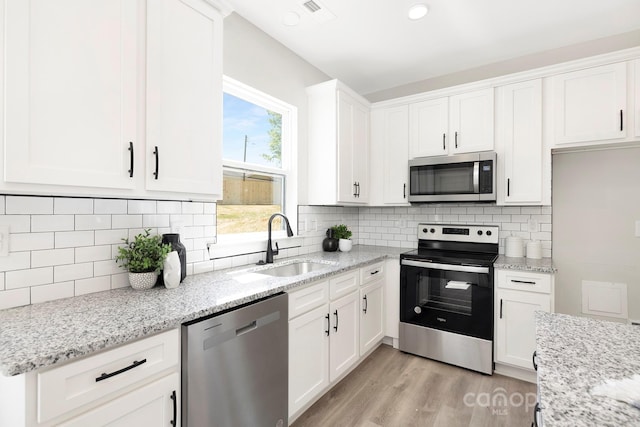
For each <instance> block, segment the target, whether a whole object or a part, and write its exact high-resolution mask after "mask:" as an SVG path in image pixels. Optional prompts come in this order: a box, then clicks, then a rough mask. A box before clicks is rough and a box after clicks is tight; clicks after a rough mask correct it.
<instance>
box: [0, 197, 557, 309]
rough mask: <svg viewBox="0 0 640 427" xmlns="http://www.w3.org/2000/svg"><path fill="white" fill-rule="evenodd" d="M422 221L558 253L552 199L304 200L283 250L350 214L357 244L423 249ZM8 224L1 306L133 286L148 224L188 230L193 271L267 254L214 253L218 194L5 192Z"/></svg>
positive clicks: (307, 241)
mask: <svg viewBox="0 0 640 427" xmlns="http://www.w3.org/2000/svg"><path fill="white" fill-rule="evenodd" d="M420 222H440V223H448V224H472V223H473V224H492V225H498V226H500V253H504V239H505V237H507V236H509V235H511V234H513V235H518V236H521V237H522V238H523V239H525V240H530V239H535V240H540V241H542V245H543V255H544V256H551V207H500V206H495V205H484V204H443V205H433V204H429V205H415V206H411V207H380V208H372V207H360V208H358V207H331V206H299V207H298V234H299V236H301V238H302V239H301V245H300V246H299V247H295V248H290V249H282V250H281V251H280V255H278V256H277V257H276V259H277V258H283V257H290V256H303V255H306V254H308V253H312V252H316V251H319V250H321V248H322V240H323V239H324V238H325V233H326V230H327V228H329V227H331V226H332V225H336V224H342V223H344V224H346V225H347V226H349V228H350V229H351V230H352V231H353V237H352V240H353V242H354V244H362V245H374V246H391V247H399V248H407V249H411V248H415V247H417V237H416V234H417V224H418V223H420ZM0 226H8V227H9V229H10V239H9V256H7V257H0V309H3V308H9V307H15V306H20V305H27V304H35V303H39V302H44V301H48V300H53V299H58V298H65V297H71V296H76V295H82V294H86V293H91V292H100V291H104V290H109V289H115V288H119V287H126V286H128V285H129V283H128V278H127V274H126V272H125V271H124V270H122V269H121V268H119V267H118V265H117V264H116V263H115V261H114V258H115V256H116V253H117V248H118V246H119V245H121V244H122V239H123V238H126V237H129V238H133V237H134V236H135V235H136V234H139V233H141V232H142V231H143V230H144V229H146V228H150V229H151V232H152V234H164V233H169V232H179V233H180V239H181V241H182V243H183V244H184V245H185V247H186V249H187V274H189V275H191V274H197V273H203V272H207V271H212V270H214V269H216V270H218V269H222V268H228V267H235V266H240V265H246V264H252V263H255V262H257V261H258V260H260V259H263V258H264V253H253V254H243V255H239V256H234V257H227V258H219V259H214V260H210V259H209V253H208V251H207V244H208V243H211V242H213V241H214V239H215V237H216V204H215V203H202V202H179V201H161V200H157V201H156V200H125V199H93V198H65V197H37V196H10V195H7V196H0ZM2 244H6V243H5V242H2Z"/></svg>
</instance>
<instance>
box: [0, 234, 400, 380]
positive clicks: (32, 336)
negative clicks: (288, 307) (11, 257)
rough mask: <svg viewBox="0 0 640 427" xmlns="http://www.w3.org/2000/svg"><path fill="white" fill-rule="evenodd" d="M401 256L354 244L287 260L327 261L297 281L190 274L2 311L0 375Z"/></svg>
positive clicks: (248, 269) (227, 272)
mask: <svg viewBox="0 0 640 427" xmlns="http://www.w3.org/2000/svg"><path fill="white" fill-rule="evenodd" d="M405 251H406V249H395V248H382V247H369V246H354V248H353V250H352V251H350V252H347V253H342V252H331V253H329V252H317V253H313V254H309V255H305V256H300V257H294V258H292V259H295V260H300V259H304V260H313V261H318V262H323V263H327V268H326V269H322V270H319V271H315V272H311V273H307V274H304V275H301V276H295V277H271V276H264V277H260V278H259V279H258V280H251V281H248V282H247V281H239V280H236V279H238V278H239V277H240V276H241V275H242V272H259V271H258V270H260V269H261V268H264V267H256V266H245V267H241V268H234V269H228V270H221V271H216V272H212V273H204V274H199V275H194V276H189V277H187V278H186V279H185V281H184V282H183V283H182V284H181V285H180V286H179V287H178V288H176V289H165V288H164V287H160V286H156V287H154V288H153V289H150V290H146V291H136V290H134V289H132V288H123V289H116V290H111V291H106V292H99V293H95V294H89V295H84V296H78V297H73V298H66V299H62V300H57V301H50V302H46V303H41V304H34V305H29V306H25V307H18V308H12V309H8V310H0V325H2V327H1V329H0V373H2V374H3V375H5V376H11V375H17V374H21V373H25V372H28V371H31V370H34V369H37V368H41V367H45V366H49V365H52V364H54V363H57V362H62V361H64V360H67V359H72V358H76V357H80V356H84V355H87V354H90V353H92V352H94V351H97V350H101V349H104V348H107V347H111V346H114V345H118V344H123V343H125V342H128V341H131V340H134V339H137V338H141V337H144V336H145V335H148V334H152V333H156V332H160V331H163V330H166V329H170V328H175V327H177V326H179V325H180V324H182V323H184V322H188V321H190V320H194V319H198V318H200V317H204V316H207V315H210V314H213V313H216V312H219V311H222V310H226V309H229V308H233V307H235V306H238V305H241V304H244V303H246V302H250V301H254V300H258V299H260V298H263V297H266V296H269V295H273V294H276V293H278V292H281V291H286V290H290V289H293V288H296V287H299V286H303V285H305V284H308V283H310V282H313V281H316V280H318V279H322V278H324V277H328V276H331V275H335V274H338V273H341V272H344V271H346V270H350V269H353V268H358V267H361V266H365V265H367V264H371V263H373V262H376V261H380V260H383V259H384V258H386V257H388V256H391V257H397V256H398V255H399V254H400V253H401V252H405ZM287 261H291V260H287V259H282V260H277V261H276V263H278V264H279V263H286V262H287ZM230 273H233V274H230Z"/></svg>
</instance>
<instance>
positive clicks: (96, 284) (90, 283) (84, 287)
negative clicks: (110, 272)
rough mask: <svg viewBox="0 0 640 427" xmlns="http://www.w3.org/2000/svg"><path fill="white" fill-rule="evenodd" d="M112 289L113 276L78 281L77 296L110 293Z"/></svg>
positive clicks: (76, 286)
mask: <svg viewBox="0 0 640 427" xmlns="http://www.w3.org/2000/svg"><path fill="white" fill-rule="evenodd" d="M109 289H111V276H101V277H94V278H91V279H82V280H76V283H75V294H76V296H77V295H85V294H91V293H94V292H102V291H108V290H109Z"/></svg>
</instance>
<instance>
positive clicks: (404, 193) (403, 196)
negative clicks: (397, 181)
mask: <svg viewBox="0 0 640 427" xmlns="http://www.w3.org/2000/svg"><path fill="white" fill-rule="evenodd" d="M402 198H403V199H406V198H407V183H406V182H405V183H404V184H403V185H402Z"/></svg>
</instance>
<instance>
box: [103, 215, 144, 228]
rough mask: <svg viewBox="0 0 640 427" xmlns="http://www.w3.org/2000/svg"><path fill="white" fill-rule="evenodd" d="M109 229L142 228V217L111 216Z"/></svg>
mask: <svg viewBox="0 0 640 427" xmlns="http://www.w3.org/2000/svg"><path fill="white" fill-rule="evenodd" d="M111 228H142V215H112V216H111Z"/></svg>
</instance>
